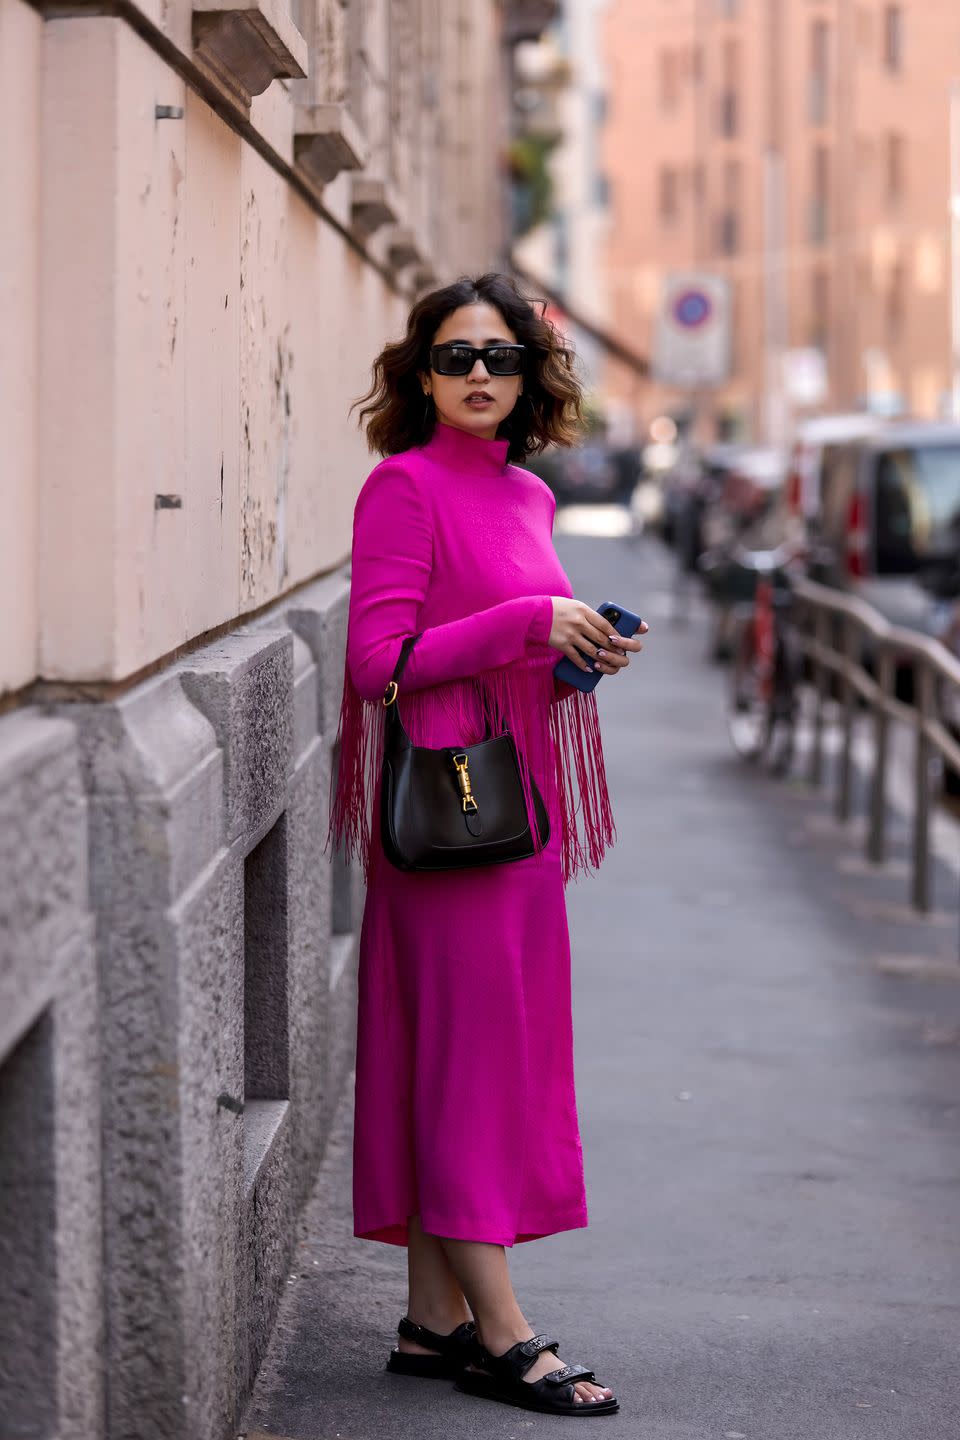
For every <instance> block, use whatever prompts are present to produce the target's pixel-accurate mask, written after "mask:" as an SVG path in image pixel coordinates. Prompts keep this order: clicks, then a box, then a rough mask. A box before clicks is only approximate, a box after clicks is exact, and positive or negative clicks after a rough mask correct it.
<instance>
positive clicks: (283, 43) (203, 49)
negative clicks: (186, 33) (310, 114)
mask: <svg viewBox="0 0 960 1440" xmlns="http://www.w3.org/2000/svg"><path fill="white" fill-rule="evenodd" d="M193 46H194V58H195V59H196V60H197V62H198V63H200V64H202V65H203V67H204V69H205V70H206V71H207V72H208V73H209V75H210V76H211V78H212V79H213V80H215V81H216V83H217V85H218V86H219V88H220V89H221V90H222V91H223V93H224V94H225V95H226V96H227V97H228V98H229V99H231V100H233V101H235V102H236V101H239V103H240V104H241V105H242V106H243V108H244V109H245V110H249V108H250V101H251V99H252V98H253V96H254V95H260V94H262V93H263V91H264V90H266V88H267V86H268V85H270V84H271V82H272V81H274V80H281V79H301V80H302V79H304V78H305V77H306V74H307V42H306V41H305V40H304V38H303V36H302V35H301V34H300V31H299V30H298V29H297V28H296V26H295V25H294V23H293V21H292V20H291V19H290V14H289V11H288V10H287V8H286V7H285V5H283V4H282V3H281V0H193Z"/></svg>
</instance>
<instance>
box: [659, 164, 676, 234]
mask: <svg viewBox="0 0 960 1440" xmlns="http://www.w3.org/2000/svg"><path fill="white" fill-rule="evenodd" d="M677 202H678V187H677V172H676V170H674V169H673V167H672V166H670V165H664V166H662V167H661V170H660V219H661V221H662V222H663V223H664V224H665V225H672V224H673V222H674V221H675V220H676V218H677V210H678V208H679V207H678V203H677Z"/></svg>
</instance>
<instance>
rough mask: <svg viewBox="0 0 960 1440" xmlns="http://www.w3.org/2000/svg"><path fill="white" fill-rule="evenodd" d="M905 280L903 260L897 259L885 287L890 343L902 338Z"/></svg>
mask: <svg viewBox="0 0 960 1440" xmlns="http://www.w3.org/2000/svg"><path fill="white" fill-rule="evenodd" d="M906 282H907V276H906V270H905V268H904V264H903V261H902V260H898V261H897V262H896V263H895V265H894V266H893V267H892V269H891V271H890V281H889V286H888V289H887V335H888V337H889V340H890V342H891V343H892V344H895V343H896V342H897V341H898V340H900V339H902V338H903V321H904V311H905V308H906V289H907V283H906Z"/></svg>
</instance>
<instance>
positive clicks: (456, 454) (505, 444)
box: [423, 423, 510, 475]
mask: <svg viewBox="0 0 960 1440" xmlns="http://www.w3.org/2000/svg"><path fill="white" fill-rule="evenodd" d="M509 449H510V442H509V440H483V439H481V438H480V436H479V435H471V434H470V433H469V432H468V431H466V430H458V429H457V428H456V427H455V426H454V425H442V424H440V423H438V424H437V425H435V426H434V431H433V434H432V435H431V436H430V439H429V440H428V441H427V443H426V445H424V447H423V450H424V453H425V454H426V455H429V456H430V458H431V460H438V461H439V462H440V463H441V464H442V465H450V466H453V467H455V468H456V469H457V470H462V471H465V472H466V473H467V474H470V475H502V474H503V472H504V470H505V469H506V464H507V451H508V450H509Z"/></svg>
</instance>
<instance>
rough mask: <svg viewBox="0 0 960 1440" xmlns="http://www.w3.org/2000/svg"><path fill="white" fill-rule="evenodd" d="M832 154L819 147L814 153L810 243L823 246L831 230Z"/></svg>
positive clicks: (823, 147) (825, 148) (822, 146)
mask: <svg viewBox="0 0 960 1440" xmlns="http://www.w3.org/2000/svg"><path fill="white" fill-rule="evenodd" d="M829 212H830V152H829V151H828V149H827V147H826V145H818V146H817V147H816V149H815V150H814V152H813V185H812V193H811V197H810V220H809V233H810V242H811V244H813V245H823V244H824V243H825V242H826V238H827V232H828V230H829V228H830V213H829Z"/></svg>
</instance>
